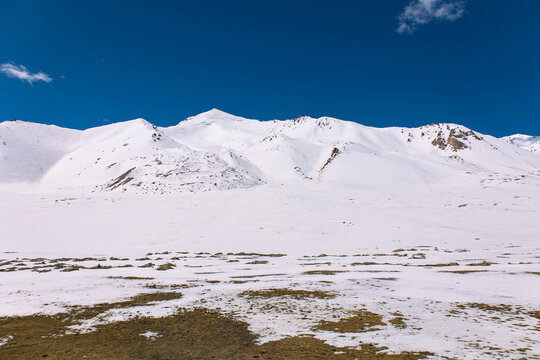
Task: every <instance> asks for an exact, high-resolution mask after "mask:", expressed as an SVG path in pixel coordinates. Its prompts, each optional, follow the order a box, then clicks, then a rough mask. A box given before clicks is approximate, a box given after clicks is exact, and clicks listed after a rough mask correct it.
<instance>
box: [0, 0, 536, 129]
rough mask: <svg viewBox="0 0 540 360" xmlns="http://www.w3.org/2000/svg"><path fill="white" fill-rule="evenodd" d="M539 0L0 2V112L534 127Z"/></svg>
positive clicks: (91, 118)
mask: <svg viewBox="0 0 540 360" xmlns="http://www.w3.org/2000/svg"><path fill="white" fill-rule="evenodd" d="M539 18H540V1H537V0H514V1H506V0H467V1H461V0H384V1H381V0H363V1H340V0H334V1H316V0H312V1H295V0H288V1H281V0H272V1H268V0H260V1H235V0H231V1H209V0H198V1H181V0H177V1H160V0H153V1H136V0H132V1H123V2H122V1H100V0H93V1H55V0H49V1H25V0H3V1H1V2H0V64H2V65H0V120H8V119H13V118H17V119H23V120H27V121H35V122H42V123H50V124H57V125H60V126H68V127H74V128H87V127H91V126H99V125H103V124H106V123H108V122H117V121H124V120H128V119H132V118H136V117H144V118H146V119H147V120H149V121H151V122H152V123H154V124H157V125H160V126H168V125H173V124H176V123H177V122H178V121H180V120H182V119H184V118H186V117H188V116H191V115H194V114H197V113H200V112H203V111H206V110H209V109H211V108H214V107H215V108H219V109H221V110H223V111H227V112H230V113H233V114H236V115H240V116H244V117H248V118H257V119H262V120H270V119H276V118H277V119H285V118H293V117H296V116H298V115H310V116H314V117H318V116H325V115H328V116H333V117H337V118H341V119H346V120H352V121H357V122H360V123H363V124H366V125H371V126H419V125H423V124H427V123H432V122H455V123H460V124H464V125H466V126H468V127H470V128H472V129H475V130H477V131H480V132H483V133H488V134H492V135H495V136H503V135H508V134H512V133H518V132H519V133H528V134H537V135H538V134H540V26H539V25H538V24H539V20H538V19H539Z"/></svg>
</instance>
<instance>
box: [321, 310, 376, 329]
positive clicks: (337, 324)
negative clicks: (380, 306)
mask: <svg viewBox="0 0 540 360" xmlns="http://www.w3.org/2000/svg"><path fill="white" fill-rule="evenodd" d="M385 325H386V323H384V322H383V321H382V316H381V315H379V314H375V313H372V312H371V311H367V310H358V311H356V312H354V315H353V316H351V317H348V318H345V319H341V320H338V321H321V322H320V323H319V324H318V325H317V326H314V327H313V330H324V331H333V332H339V333H358V332H366V331H376V330H380V328H378V327H377V326H385Z"/></svg>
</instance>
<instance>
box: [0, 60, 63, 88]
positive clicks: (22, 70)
mask: <svg viewBox="0 0 540 360" xmlns="http://www.w3.org/2000/svg"><path fill="white" fill-rule="evenodd" d="M0 72H2V73H3V74H4V75H6V76H8V77H10V78H15V79H19V80H21V81H26V82H27V83H29V84H33V83H34V82H36V81H44V82H46V83H50V82H51V81H52V80H53V79H52V77H50V76H49V75H47V74H45V73H44V72H37V73H32V72H30V71H29V70H28V69H27V68H26V67H25V66H24V65H15V64H11V63H4V64H0Z"/></svg>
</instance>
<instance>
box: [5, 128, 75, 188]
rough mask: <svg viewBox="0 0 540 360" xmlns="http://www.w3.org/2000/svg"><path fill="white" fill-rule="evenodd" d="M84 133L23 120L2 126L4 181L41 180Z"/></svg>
mask: <svg viewBox="0 0 540 360" xmlns="http://www.w3.org/2000/svg"><path fill="white" fill-rule="evenodd" d="M80 133H81V132H80V131H77V130H71V129H65V128H60V127H57V126H54V125H42V124H36V123H31V122H26V121H19V120H15V121H4V122H2V123H0V182H17V181H37V180H39V179H40V178H41V177H42V176H43V174H44V173H45V172H46V171H47V170H48V169H49V168H50V167H51V166H53V165H54V164H55V163H56V162H57V161H58V160H59V159H60V158H61V157H62V156H63V155H64V154H66V153H68V152H69V151H70V150H71V149H72V146H73V144H74V143H75V141H76V140H77V139H78V138H79V136H80Z"/></svg>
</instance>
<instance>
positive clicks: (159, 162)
mask: <svg viewBox="0 0 540 360" xmlns="http://www.w3.org/2000/svg"><path fill="white" fill-rule="evenodd" d="M516 141H517V140H516ZM509 142H510V143H509ZM511 143H512V141H504V140H501V139H497V138H494V137H491V136H488V135H483V134H479V133H476V132H474V131H472V130H470V129H468V128H466V127H464V126H461V125H456V124H432V125H427V126H423V127H420V128H397V127H392V128H372V127H367V126H363V125H360V124H358V123H355V122H349V121H343V120H338V119H334V118H329V117H323V118H319V119H314V118H310V117H305V116H304V117H299V118H296V119H292V120H285V121H278V120H274V121H258V120H250V119H245V118H242V117H238V116H234V115H230V114H227V113H224V112H222V111H219V110H216V109H213V110H210V111H208V112H205V113H202V114H199V115H197V116H193V117H190V118H188V119H186V120H184V121H181V122H180V123H179V124H178V125H176V126H171V127H167V128H159V127H156V126H154V125H152V124H150V123H149V122H147V121H146V120H143V119H136V120H131V121H126V122H122V123H116V124H111V125H106V126H101V127H97V128H91V129H88V130H84V131H77V130H70V129H62V128H58V127H55V126H49V125H41V124H33V123H25V122H18V121H17V122H4V123H2V124H1V126H0V144H1V147H0V149H1V158H0V170H1V172H0V181H2V182H7V181H28V182H37V183H38V185H39V186H42V187H47V188H70V189H84V190H92V191H128V192H138V193H149V192H150V193H171V192H182V191H191V192H193V191H195V192H197V191H208V190H223V189H233V188H248V187H253V186H258V185H262V184H265V183H270V184H285V183H301V182H306V181H308V182H314V183H318V182H331V183H336V184H348V185H352V186H381V185H385V184H386V185H389V186H393V185H395V184H397V183H399V184H407V183H409V184H410V183H419V184H429V183H434V182H440V181H452V178H453V177H455V176H460V175H462V174H463V173H466V172H467V173H500V174H506V175H509V176H518V175H523V174H528V173H530V172H533V173H534V172H536V171H538V169H540V157H538V156H537V155H536V154H531V153H530V152H528V151H525V150H523V149H520V148H518V147H516V146H514V145H512V144H511Z"/></svg>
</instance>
